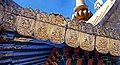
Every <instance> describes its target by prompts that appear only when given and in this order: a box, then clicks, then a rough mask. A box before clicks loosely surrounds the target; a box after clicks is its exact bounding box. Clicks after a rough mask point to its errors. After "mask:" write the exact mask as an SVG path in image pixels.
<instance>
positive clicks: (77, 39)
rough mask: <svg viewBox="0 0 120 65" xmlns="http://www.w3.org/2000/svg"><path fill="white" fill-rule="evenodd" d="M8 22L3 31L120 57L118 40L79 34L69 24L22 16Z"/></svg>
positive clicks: (78, 31)
mask: <svg viewBox="0 0 120 65" xmlns="http://www.w3.org/2000/svg"><path fill="white" fill-rule="evenodd" d="M7 17H9V16H7ZM11 18H12V17H11ZM5 20H6V19H5ZM9 20H10V21H9ZM13 20H15V21H14V23H13V22H12V24H13V25H10V24H11V21H13ZM8 21H9V22H8V23H10V24H6V23H5V24H6V26H5V25H4V26H3V27H4V29H5V30H11V29H13V30H17V32H18V33H19V34H21V35H24V36H31V37H34V38H37V39H42V40H50V41H52V42H53V43H57V44H61V43H63V42H66V44H67V45H69V46H71V47H75V48H76V47H80V48H82V49H84V50H87V51H92V50H94V48H96V49H97V51H98V52H100V53H104V54H106V53H108V52H110V54H112V55H114V56H120V51H119V50H120V48H119V47H120V45H119V42H120V41H119V40H115V39H111V38H106V37H100V36H96V35H93V34H87V33H83V32H80V30H76V29H75V28H76V27H74V26H73V28H74V29H72V26H71V25H70V24H69V23H68V28H67V27H66V26H60V25H53V24H52V23H47V22H44V21H41V20H34V19H30V18H26V17H23V16H17V18H16V19H9V18H8ZM65 22H66V21H65ZM66 25H67V24H66ZM13 26H14V27H13ZM70 27H71V28H70ZM90 27H91V26H90ZM90 27H88V28H90Z"/></svg>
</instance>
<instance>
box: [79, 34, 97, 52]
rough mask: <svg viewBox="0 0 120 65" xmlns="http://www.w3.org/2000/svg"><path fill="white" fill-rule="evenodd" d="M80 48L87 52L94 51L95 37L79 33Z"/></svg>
mask: <svg viewBox="0 0 120 65" xmlns="http://www.w3.org/2000/svg"><path fill="white" fill-rule="evenodd" d="M79 42H80V43H79V44H80V48H82V49H83V50H87V51H93V50H94V43H95V36H94V35H89V34H86V33H82V32H80V33H79Z"/></svg>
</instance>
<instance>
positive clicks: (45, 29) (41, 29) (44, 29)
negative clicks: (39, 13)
mask: <svg viewBox="0 0 120 65" xmlns="http://www.w3.org/2000/svg"><path fill="white" fill-rule="evenodd" d="M49 30H50V24H48V23H44V22H41V21H36V23H35V28H34V36H33V37H35V38H37V39H43V40H48V39H49V34H50V31H49Z"/></svg>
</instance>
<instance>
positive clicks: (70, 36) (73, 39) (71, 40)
mask: <svg viewBox="0 0 120 65" xmlns="http://www.w3.org/2000/svg"><path fill="white" fill-rule="evenodd" d="M65 39H66V44H67V45H68V46H71V47H75V48H76V47H78V46H79V43H78V42H79V32H78V31H75V30H72V29H67V32H66V38H65Z"/></svg>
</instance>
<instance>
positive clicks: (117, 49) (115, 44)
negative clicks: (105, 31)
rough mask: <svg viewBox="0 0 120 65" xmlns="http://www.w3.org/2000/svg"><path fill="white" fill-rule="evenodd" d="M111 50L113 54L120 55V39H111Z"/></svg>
mask: <svg viewBox="0 0 120 65" xmlns="http://www.w3.org/2000/svg"><path fill="white" fill-rule="evenodd" d="M109 52H110V54H111V55H113V56H120V41H119V40H115V39H109Z"/></svg>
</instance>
